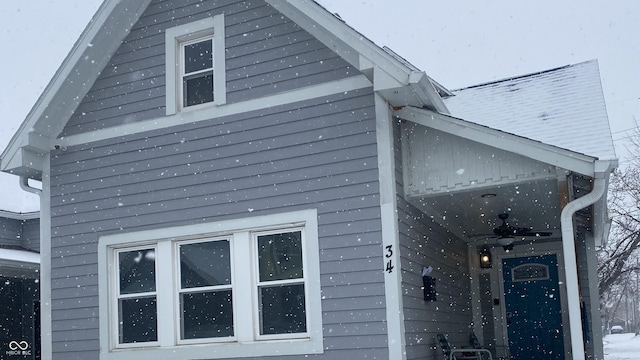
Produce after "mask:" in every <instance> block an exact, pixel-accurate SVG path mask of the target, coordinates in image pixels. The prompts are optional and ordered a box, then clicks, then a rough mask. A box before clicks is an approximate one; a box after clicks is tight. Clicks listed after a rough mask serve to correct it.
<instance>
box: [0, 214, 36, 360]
mask: <svg viewBox="0 0 640 360" xmlns="http://www.w3.org/2000/svg"><path fill="white" fill-rule="evenodd" d="M39 223H40V221H39V219H38V213H37V212H36V213H15V212H9V211H0V299H2V306H1V307H0V358H2V359H13V358H16V359H39V357H38V356H39V354H40V296H39V289H40V274H39V271H40V254H39V253H38V252H39V250H40V235H39V232H40V225H39Z"/></svg>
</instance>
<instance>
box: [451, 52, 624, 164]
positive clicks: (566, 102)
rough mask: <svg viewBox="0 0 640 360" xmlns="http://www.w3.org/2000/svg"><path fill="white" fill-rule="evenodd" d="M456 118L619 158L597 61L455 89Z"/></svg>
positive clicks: (573, 148)
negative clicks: (616, 153) (614, 144)
mask: <svg viewBox="0 0 640 360" xmlns="http://www.w3.org/2000/svg"><path fill="white" fill-rule="evenodd" d="M452 93H453V94H454V96H451V97H449V98H446V99H444V101H445V104H446V106H447V108H448V109H449V111H450V113H451V115H452V116H455V117H458V118H462V119H465V120H468V121H471V122H474V123H477V124H480V125H484V126H488V127H490V128H494V129H498V130H502V131H505V132H508V133H512V134H516V135H520V136H524V137H527V138H529V139H532V140H537V141H540V142H543V143H546V144H550V145H554V146H557V147H560V148H564V149H568V150H572V151H574V152H578V153H582V154H585V155H589V156H594V157H597V158H599V159H600V160H614V159H616V155H615V150H614V147H613V139H612V137H611V129H610V127H609V120H608V117H607V110H606V106H605V102H604V95H603V92H602V85H601V82H600V71H599V69H598V62H597V61H596V60H591V61H586V62H582V63H578V64H575V65H568V66H564V67H560V68H556V69H551V70H547V71H543V72H538V73H534V74H529V75H524V76H519V77H515V78H510V79H505V80H500V81H494V82H490V83H486V84H481V85H476V86H471V87H468V88H464V89H459V90H454V91H452Z"/></svg>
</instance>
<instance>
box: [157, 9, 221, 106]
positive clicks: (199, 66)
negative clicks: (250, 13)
mask: <svg viewBox="0 0 640 360" xmlns="http://www.w3.org/2000/svg"><path fill="white" fill-rule="evenodd" d="M165 52H166V59H165V61H166V64H165V69H166V71H165V75H166V85H165V89H166V99H167V101H166V114H167V115H172V114H175V113H176V112H178V111H181V110H183V109H189V108H197V107H198V105H202V104H207V103H212V104H215V105H222V104H225V103H226V75H225V29H224V15H216V16H214V17H211V18H206V19H204V20H200V21H196V22H192V23H188V24H184V25H180V26H176V27H173V28H169V29H167V30H166V31H165Z"/></svg>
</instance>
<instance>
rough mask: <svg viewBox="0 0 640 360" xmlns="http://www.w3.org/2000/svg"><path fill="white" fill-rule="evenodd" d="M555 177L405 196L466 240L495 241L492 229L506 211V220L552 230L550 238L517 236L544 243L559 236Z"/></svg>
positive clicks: (534, 227) (525, 239) (493, 242)
mask: <svg viewBox="0 0 640 360" xmlns="http://www.w3.org/2000/svg"><path fill="white" fill-rule="evenodd" d="M559 199H560V197H559V194H558V180H557V178H547V179H537V180H530V181H525V182H517V183H511V184H501V185H496V186H494V187H490V186H489V187H482V188H479V189H473V190H466V191H452V192H448V193H444V194H438V195H430V196H422V197H419V196H416V197H410V198H408V200H409V202H410V203H411V204H413V205H414V206H416V207H417V208H419V209H420V210H422V211H424V212H425V213H426V214H429V215H433V216H434V220H436V221H437V222H438V223H440V224H441V225H442V226H444V227H445V228H446V229H448V230H449V231H451V232H452V233H453V234H455V235H457V236H458V237H460V238H462V239H463V240H465V241H467V242H475V241H477V242H478V243H479V244H490V245H492V244H495V243H496V241H497V240H496V239H495V235H494V234H493V229H494V228H495V227H497V226H499V225H500V224H502V221H501V220H500V219H498V214H502V213H508V214H509V219H508V223H509V224H510V225H512V226H516V227H526V228H532V229H533V230H535V231H545V232H552V233H553V235H552V236H549V237H532V236H530V237H519V238H516V245H517V243H518V242H520V243H522V242H528V243H533V242H544V241H548V240H551V239H555V238H557V237H559V236H560V212H561V208H560V203H559Z"/></svg>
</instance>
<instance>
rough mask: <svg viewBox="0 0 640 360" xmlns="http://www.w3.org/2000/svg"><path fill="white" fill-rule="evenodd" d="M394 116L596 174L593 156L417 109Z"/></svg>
mask: <svg viewBox="0 0 640 360" xmlns="http://www.w3.org/2000/svg"><path fill="white" fill-rule="evenodd" d="M394 115H395V116H397V117H399V118H401V119H404V120H407V121H411V122H414V123H416V124H420V125H424V126H426V127H430V128H433V129H436V130H440V131H443V132H446V133H448V134H452V135H455V136H459V137H461V138H464V139H468V140H471V141H475V142H478V143H481V144H484V145H488V146H491V147H494V148H497V149H501V150H505V151H508V152H511V153H514V154H518V155H521V156H524V157H527V158H530V159H533V160H536V161H540V162H543V163H546V164H550V165H553V166H557V167H560V168H563V169H567V170H571V171H574V172H577V173H579V174H583V175H587V176H591V177H593V176H594V175H595V173H596V169H595V166H596V162H597V159H596V158H594V157H591V156H588V155H584V154H580V153H576V152H573V151H570V150H566V149H562V148H559V147H555V146H552V145H548V144H543V143H541V142H538V141H534V140H531V139H528V138H525V137H521V136H518V135H514V134H509V133H506V132H503V131H500V130H496V129H491V128H489V127H486V126H482V125H478V124H474V123H472V122H469V121H466V120H463V119H458V118H454V117H452V116H449V115H444V114H439V113H436V112H433V111H429V110H425V109H419V108H415V107H404V108H402V109H400V110H396V111H395V112H394Z"/></svg>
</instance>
